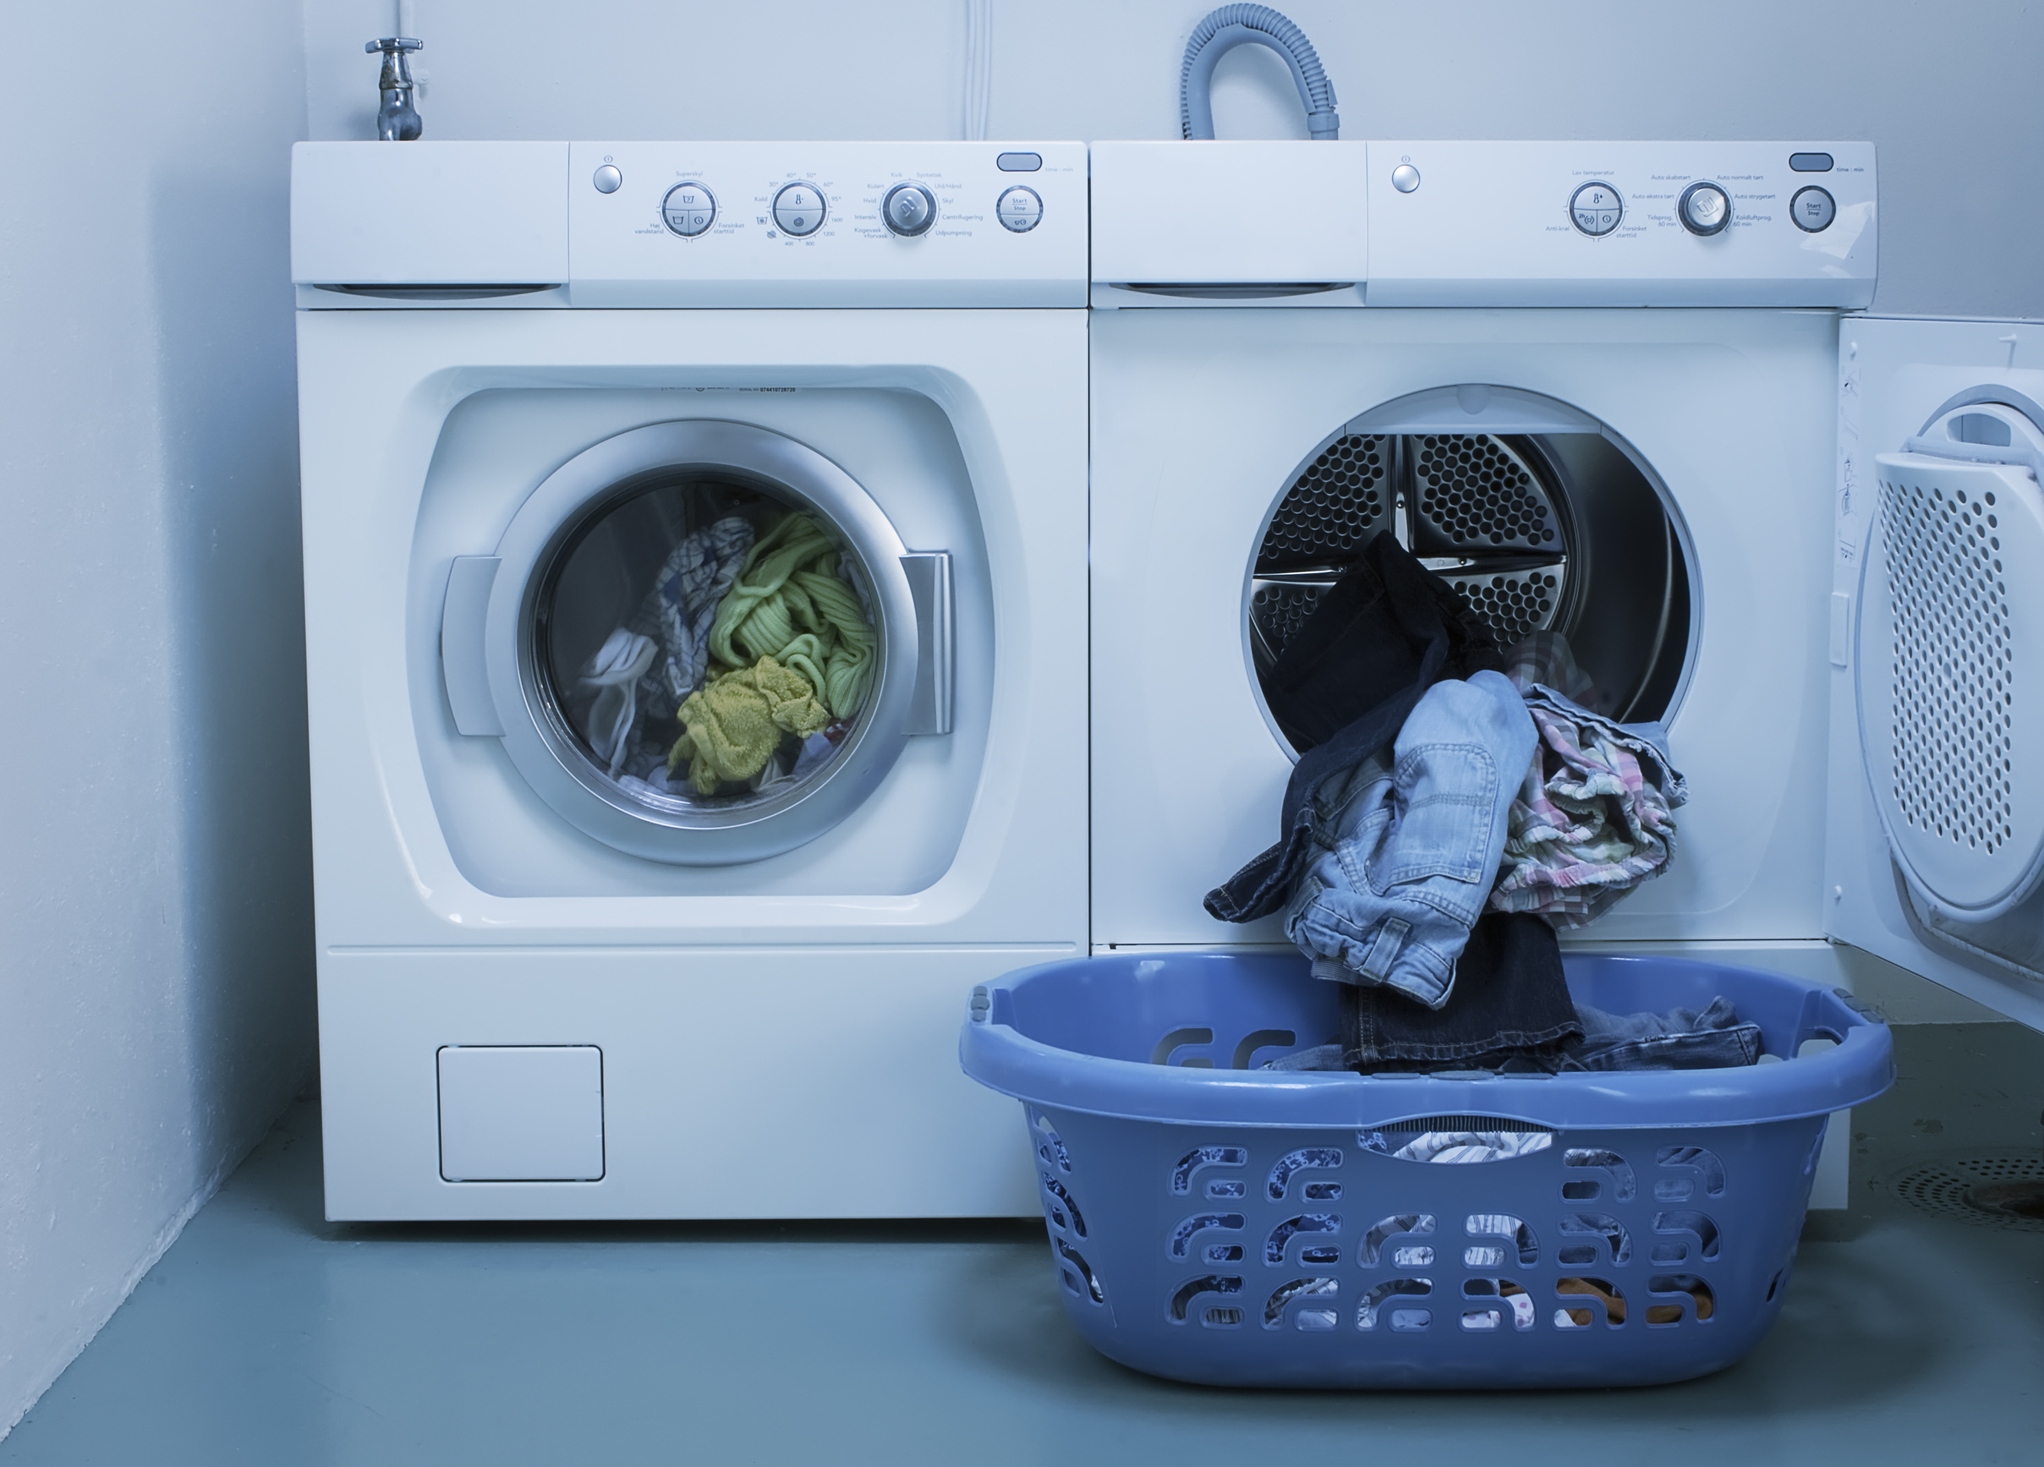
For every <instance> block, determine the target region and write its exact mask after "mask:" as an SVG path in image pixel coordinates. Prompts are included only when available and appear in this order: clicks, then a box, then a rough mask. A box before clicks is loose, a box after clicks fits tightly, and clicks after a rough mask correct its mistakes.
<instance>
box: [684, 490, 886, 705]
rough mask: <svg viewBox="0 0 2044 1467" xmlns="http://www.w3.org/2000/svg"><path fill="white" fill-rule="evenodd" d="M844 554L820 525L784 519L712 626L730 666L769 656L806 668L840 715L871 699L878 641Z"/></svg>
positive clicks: (713, 647)
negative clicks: (842, 566) (841, 566)
mask: <svg viewBox="0 0 2044 1467" xmlns="http://www.w3.org/2000/svg"><path fill="white" fill-rule="evenodd" d="M838 560H839V556H838V549H837V546H836V545H834V544H833V543H832V542H831V540H830V538H829V537H828V536H827V535H825V534H824V533H823V529H822V527H821V526H819V525H818V524H817V523H816V521H815V520H813V519H811V518H810V517H809V516H808V515H806V514H803V513H801V512H800V511H790V512H789V513H788V514H786V515H783V516H782V517H781V519H780V520H779V522H777V523H776V524H775V525H774V527H773V528H772V529H771V530H768V531H767V532H766V534H764V535H762V536H761V537H760V538H759V541H758V542H757V543H756V544H755V545H754V546H753V547H752V549H751V551H750V552H749V553H748V554H747V555H746V557H745V565H744V567H743V568H742V569H740V571H739V572H738V579H737V580H736V581H735V582H733V583H732V586H731V589H730V590H729V591H728V592H726V593H725V595H724V600H723V604H721V605H720V606H718V608H717V619H716V621H715V622H713V623H712V624H711V626H710V652H711V655H712V656H714V657H715V658H716V659H717V660H718V661H719V662H721V663H723V664H724V665H725V666H727V667H749V666H751V665H752V664H753V663H755V662H757V661H758V660H759V659H760V658H762V657H771V658H774V659H775V660H776V661H777V662H779V663H781V664H782V665H784V666H787V667H793V668H795V669H797V670H799V671H800V672H801V673H802V675H803V676H804V677H806V678H808V679H809V682H810V686H811V687H812V688H813V689H814V690H815V692H816V695H817V696H818V697H819V698H820V699H821V700H822V701H823V704H824V706H825V707H827V708H829V709H830V711H831V714H832V716H833V717H837V718H850V717H852V716H854V715H855V714H857V713H858V711H859V708H860V706H861V705H862V704H863V703H864V702H865V700H866V690H867V687H868V686H869V685H870V684H871V682H872V679H873V664H874V661H875V653H876V651H877V648H878V641H877V639H876V638H875V637H874V635H873V628H872V625H871V624H870V623H869V622H868V621H867V620H866V613H865V611H864V609H863V608H861V607H860V605H859V598H858V596H857V595H856V594H855V593H854V592H853V590H852V588H851V587H850V586H848V585H846V584H845V583H844V581H843V580H842V579H841V578H840V577H839V576H838V574H837V571H838Z"/></svg>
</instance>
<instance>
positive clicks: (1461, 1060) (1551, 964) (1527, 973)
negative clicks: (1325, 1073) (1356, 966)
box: [1341, 912, 1583, 1071]
mask: <svg viewBox="0 0 2044 1467" xmlns="http://www.w3.org/2000/svg"><path fill="white" fill-rule="evenodd" d="M1341 1015H1342V1050H1343V1055H1342V1058H1343V1060H1344V1061H1345V1067H1346V1068H1348V1069H1352V1070H1364V1071H1371V1070H1382V1069H1414V1068H1434V1067H1442V1066H1453V1067H1460V1068H1469V1069H1486V1068H1492V1067H1495V1066H1496V1065H1498V1064H1500V1063H1503V1062H1505V1061H1507V1060H1510V1059H1513V1058H1515V1057H1519V1056H1526V1057H1533V1056H1554V1055H1558V1054H1559V1052H1560V1050H1561V1049H1562V1046H1563V1045H1564V1044H1566V1043H1568V1041H1570V1040H1574V1039H1578V1038H1580V1037H1582V1035H1583V1025H1582V1023H1581V1022H1580V1021H1579V1020H1578V1019H1577V1017H1576V1008H1575V1005H1574V1004H1573V1003H1571V1002H1570V1001H1569V996H1568V984H1567V982H1566V981H1565V980H1564V979H1563V977H1562V971H1561V947H1560V945H1559V944H1558V943H1557V942H1556V941H1555V937H1554V929H1553V928H1552V927H1550V926H1548V925H1547V923H1546V921H1545V920H1544V919H1542V918H1539V917H1535V916H1532V915H1530V914H1528V913H1524V912H1486V913H1484V914H1483V916H1482V917H1480V918H1478V919H1477V923H1476V925H1475V927H1473V928H1471V929H1470V933H1469V941H1468V944H1467V945H1466V946H1464V947H1463V949H1462V956H1461V957H1460V958H1459V959H1457V960H1456V963H1455V986H1454V992H1453V994H1452V996H1451V997H1450V999H1449V1002H1448V1004H1447V1006H1446V1007H1445V1008H1441V1009H1429V1008H1426V1007H1425V1006H1423V1005H1421V1004H1418V1003H1415V1002H1414V1001H1413V1000H1411V999H1409V998H1407V997H1405V996H1404V995H1402V994H1400V993H1398V992H1396V991H1395V990H1392V989H1389V988H1384V987H1381V986H1378V985H1359V986H1349V985H1344V987H1343V992H1342V997H1341Z"/></svg>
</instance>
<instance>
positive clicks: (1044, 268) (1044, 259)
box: [567, 143, 1088, 306]
mask: <svg viewBox="0 0 2044 1467" xmlns="http://www.w3.org/2000/svg"><path fill="white" fill-rule="evenodd" d="M569 154H570V157H569V165H568V180H567V182H568V256H569V260H568V263H569V270H568V274H569V295H570V298H571V303H572V304H574V305H577V306H584V305H587V306H662V305H671V306H777V305H802V306H829V305H848V306H885V305H929V306H940V305H953V306H983V305H1016V306H1043V305H1070V306H1079V305H1083V304H1085V300H1086V251H1087V213H1088V211H1087V176H1086V150H1085V148H1084V146H1083V145H1081V144H1077V143H1063V144H1031V145H1029V147H1028V148H1026V149H1024V148H1019V147H1016V146H1014V145H1005V146H1004V145H1000V144H989V143H573V144H570V145H569Z"/></svg>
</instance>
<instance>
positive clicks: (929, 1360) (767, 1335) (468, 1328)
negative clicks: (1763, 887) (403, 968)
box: [0, 1025, 2044, 1467]
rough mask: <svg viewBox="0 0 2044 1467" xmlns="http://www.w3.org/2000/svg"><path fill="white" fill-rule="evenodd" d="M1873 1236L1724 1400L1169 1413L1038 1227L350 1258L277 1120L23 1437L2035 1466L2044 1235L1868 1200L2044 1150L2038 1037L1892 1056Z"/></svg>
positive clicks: (1858, 1223) (178, 1442) (436, 1248)
mask: <svg viewBox="0 0 2044 1467" xmlns="http://www.w3.org/2000/svg"><path fill="white" fill-rule="evenodd" d="M1897 1035H1898V1056H1899V1059H1900V1063H1901V1069H1902V1074H1903V1078H1902V1081H1901V1083H1900V1084H1899V1085H1898V1086H1897V1088H1896V1089H1895V1090H1894V1091H1892V1092H1890V1094H1889V1095H1888V1096H1887V1097H1885V1098H1884V1099H1883V1100H1882V1101H1881V1102H1879V1103H1877V1104H1875V1105H1872V1106H1868V1107H1863V1108H1862V1109H1861V1110H1860V1111H1859V1112H1857V1113H1855V1116H1854V1128H1853V1129H1854V1132H1855V1134H1856V1136H1857V1137H1858V1138H1859V1139H1858V1141H1857V1144H1856V1147H1855V1151H1856V1154H1855V1157H1854V1167H1855V1171H1854V1183H1853V1193H1854V1206H1853V1209H1852V1211H1851V1212H1850V1213H1849V1214H1846V1215H1844V1216H1842V1217H1841V1216H1839V1215H1836V1214H1833V1215H1830V1216H1828V1217H1827V1218H1826V1220H1825V1221H1823V1222H1822V1223H1819V1224H1813V1226H1812V1227H1811V1229H1810V1230H1809V1232H1808V1233H1807V1234H1806V1237H1805V1241H1804V1244H1803V1249H1802V1256H1801V1261H1800V1263H1799V1266H1798V1269H1797V1272H1796V1275H1795V1280H1794V1283H1793V1286H1792V1288H1791V1291H1790V1295H1789V1298H1788V1303H1787V1308H1786V1311H1785V1312H1784V1314H1783V1316H1782V1319H1781V1322H1780V1324H1779V1325H1778V1326H1777V1327H1776V1328H1775V1330H1774V1332H1773V1333H1772V1334H1771V1335H1770V1336H1769V1337H1768V1338H1767V1339H1766V1340H1765V1341H1764V1342H1763V1343H1762V1344H1761V1346H1760V1347H1759V1349H1758V1350H1757V1351H1755V1353H1754V1354H1753V1355H1751V1356H1750V1357H1749V1358H1748V1359H1747V1360H1746V1361H1745V1362H1744V1363H1742V1364H1740V1365H1738V1366H1735V1367H1734V1368H1732V1369H1730V1370H1728V1371H1725V1372H1723V1373H1722V1374H1719V1375H1717V1376H1714V1377H1711V1378H1709V1379H1706V1380H1701V1381H1695V1382H1691V1383H1689V1384H1686V1385H1680V1386H1670V1387H1661V1388H1656V1389H1651V1390H1636V1391H1600V1392H1575V1393H1559V1394H1546V1395H1531V1394H1498V1395H1474V1396H1472V1395H1456V1396H1427V1395H1395V1396H1393V1395H1335V1394H1305V1393H1250V1392H1237V1391H1218V1390H1206V1389H1197V1388H1193V1387H1186V1386H1178V1385H1172V1384H1168V1383H1165V1382H1161V1381H1156V1380H1151V1379H1148V1378H1146V1377H1143V1376H1140V1375H1136V1374H1134V1373H1132V1372H1130V1371H1127V1370H1124V1369H1122V1368H1121V1367H1119V1366H1116V1365H1112V1364H1110V1363H1108V1362H1107V1361H1105V1360H1103V1359H1101V1358H1100V1357H1098V1356H1096V1355H1094V1354H1093V1353H1092V1351H1091V1350H1089V1349H1088V1348H1087V1347H1086V1346H1085V1345H1084V1344H1083V1343H1081V1342H1080V1340H1079V1339H1078V1337H1077V1335H1075V1334H1074V1333H1073V1332H1072V1331H1071V1330H1070V1329H1069V1328H1068V1327H1067V1326H1066V1324H1065V1321H1064V1319H1063V1316H1062V1313H1061V1306H1060V1304H1059V1302H1058V1294H1057V1287H1056V1284H1055V1281H1054V1279H1053V1277H1052V1272H1051V1268H1050V1262H1049V1258H1048V1256H1047V1253H1046V1250H1045V1248H1044V1244H1043V1233H1042V1229H1041V1228H1040V1226H1039V1227H1033V1228H1032V1227H1025V1226H1021V1225H1015V1224H998V1225H955V1224H910V1225H898V1224H892V1225H817V1224H798V1225H790V1226H777V1225H770V1224H763V1225H756V1226H744V1227H739V1226H731V1225H724V1224H718V1225H702V1224H691V1225H662V1226H600V1227H599V1226H578V1227H556V1226H548V1227H537V1226H517V1227H508V1226H494V1227H475V1226H465V1227H433V1228H428V1227H417V1226H408V1227H363V1226H343V1225H332V1224H328V1223H325V1222H323V1221H321V1218H320V1191H319V1128H318V1114H317V1111H316V1109H315V1108H314V1107H312V1106H310V1105H305V1106H301V1107H299V1108H297V1109H295V1110H294V1111H292V1112H291V1114H289V1115H288V1116H286V1117H285V1119H284V1120H283V1122H282V1123H280V1124H279V1126H278V1127H277V1129H276V1131H275V1132H274V1134H272V1135H271V1137H270V1138H269V1140H268V1141H266V1142H265V1143H264V1144H263V1145H262V1147H260V1148H259V1149H258V1150H257V1151H256V1152H255V1154H254V1155H252V1156H251V1157H250V1158H249V1160H248V1161H247V1163H246V1164H245V1165H243V1166H242V1168H241V1169H240V1171H238V1172H237V1173H236V1174H235V1175H234V1177H233V1178H232V1179H231V1180H230V1181H229V1183H228V1184H227V1186H226V1187H225V1188H224V1189H223V1190H222V1191H221V1193H220V1195H219V1196H218V1197H217V1198H216V1199H215V1200H214V1201H213V1202H212V1203H211V1204H210V1205H209V1206H207V1207H206V1208H205V1210H204V1211H202V1212H201V1213H200V1214H199V1215H198V1217H197V1218H196V1219H194V1220H193V1222H192V1224H191V1226H190V1227H189V1228H188V1229H187V1230H186V1231H185V1234H184V1236H183V1237H182V1238H181V1239H180V1240H179V1241H178V1243H177V1244H176V1246H175V1247H173V1248H172V1249H171V1250H170V1252H169V1253H168V1254H166V1255H165V1256H164V1258H163V1260H162V1261H161V1262H160V1263H159V1264H157V1266H156V1268H155V1269H154V1270H153V1271H152V1272H151V1273H150V1274H149V1276H148V1277H147V1278H146V1279H145V1280H144V1281H143V1282H142V1284H141V1286H140V1287H139V1288H138V1289H137V1290H136V1292H135V1294H134V1296H133V1297H132V1298H131V1299H129V1301H128V1302H127V1303H126V1304H125V1305H123V1306H122V1307H121V1309H120V1311H119V1312H118V1313H117V1314H116V1315H115V1316H114V1318H113V1320H112V1322H111V1323H109V1324H108V1326H107V1327H106V1329H105V1330H104V1331H103V1332H102V1333H101V1334H100V1336H99V1338H98V1339H96V1340H95V1341H94V1342H93V1343H92V1345H91V1346H90V1347H89V1348H88V1349H87V1350H86V1351H85V1353H84V1354H83V1355H81V1356H80V1357H79V1358H78V1360H77V1361H76V1362H75V1363H74V1364H73V1365H72V1366H71V1368H70V1369H69V1370H68V1371H66V1372H65V1373H64V1375H63V1376H62V1378H61V1379H59V1380H58V1382H57V1383H56V1385H55V1386H54V1387H52V1388H51V1390H50V1391H49V1393H48V1394H47V1395H46V1396H45V1397H44V1398H43V1400H42V1401H41V1403H40V1404H38V1405H37V1406H36V1408H35V1409H34V1410H33V1411H32V1412H30V1413H29V1415H28V1417H27V1418H26V1419H25V1420H23V1422H22V1423H21V1424H20V1425H19V1426H18V1427H17V1428H16V1429H15V1431H14V1432H13V1433H12V1435H10V1436H9V1437H8V1438H7V1439H6V1440H5V1441H0V1467H29V1464H41V1463H50V1464H63V1467H87V1464H94V1463H124V1464H125V1463H149V1464H155V1467H169V1464H183V1463H205V1464H221V1463H230V1462H257V1463H265V1464H316V1463H345V1464H357V1463H362V1464H371V1463H373V1464H379V1467H404V1464H412V1463H433V1464H453V1463H491V1464H519V1463H604V1464H608V1463H639V1462H648V1463H652V1462H660V1463H668V1462H691V1463H693V1462H704V1463H713V1462H714V1463H724V1462H734V1463H776V1462H789V1463H805V1464H806V1463H824V1462H829V1463H839V1462H854V1463H863V1462H882V1461H884V1462H902V1461H911V1462H922V1461H929V1462H945V1463H950V1462H971V1463H974V1464H976V1467H977V1464H989V1467H991V1464H1002V1463H1041V1464H1045V1467H1080V1464H1085V1463H1094V1462H1101V1463H1107V1462H1113V1463H1117V1464H1126V1463H1148V1462H1173V1463H1179V1462H1185V1463H1191V1462H1209V1461H1212V1462H1219V1461H1285V1462H1311V1461H1327V1462H1364V1461H1372V1462H1387V1463H1402V1464H1410V1467H1424V1464H1427V1463H1431V1462H1463V1463H1499V1464H1535V1463H1547V1462H1556V1463H1560V1462H1567V1463H1571V1464H1583V1463H1614V1464H1616V1463H1654V1464H1657V1467H1660V1464H1679V1463H1690V1462H1710V1463H1714V1464H1720V1467H1722V1464H1725V1463H1728V1462H1729V1463H1738V1464H1745V1463H1760V1462H1795V1463H1817V1462H1852V1463H1855V1464H1873V1463H1890V1462H1895V1463H1901V1462H1909V1463H1920V1462H1950V1463H1966V1464H1986V1463H2023V1464H2029V1463H2034V1462H2038V1461H2040V1460H2044V1231H2023V1232H2017V1231H1995V1230H1992V1229H1989V1228H1983V1227H1977V1226H1971V1225H1968V1224H1965V1223H1962V1222H1954V1221H1950V1220H1947V1219H1943V1218H1939V1217H1935V1216H1931V1215H1929V1214H1926V1213H1923V1212H1920V1211H1917V1210H1915V1209H1913V1208H1910V1207H1908V1206H1907V1205H1905V1204H1903V1203H1902V1202H1900V1201H1898V1200H1895V1199H1894V1198H1893V1197H1892V1196H1890V1195H1889V1194H1887V1193H1886V1192H1884V1191H1882V1190H1880V1189H1879V1188H1878V1187H1877V1186H1876V1185H1874V1184H1875V1183H1876V1182H1878V1180H1879V1179H1880V1178H1881V1177H1882V1176H1884V1175H1886V1174H1888V1173H1890V1172H1892V1171H1893V1170H1894V1169H1895V1168H1897V1167H1899V1166H1902V1165H1904V1164H1905V1163H1907V1162H1908V1161H1910V1160H1911V1159H1912V1158H1913V1157H1915V1156H1916V1155H1918V1154H1919V1153H1921V1154H1923V1155H1926V1156H1928V1155H1935V1154H1937V1153H1938V1152H1940V1151H1949V1150H1951V1149H1953V1148H1965V1147H1969V1146H1970V1147H1979V1146H1994V1145H1999V1146H2003V1147H2013V1146H2016V1145H2034V1144H2035V1142H2036V1136H2037V1127H2036V1115H2037V1110H2038V1107H2039V1105H2040V1104H2044V1036H2038V1035H2035V1034H2032V1033H2030V1032H2029V1031H2027V1030H2022V1029H2017V1028H2015V1027H2014V1026H2011V1025H1939V1026H1921V1027H1915V1028H1904V1029H1900V1030H1898V1031H1897Z"/></svg>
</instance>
